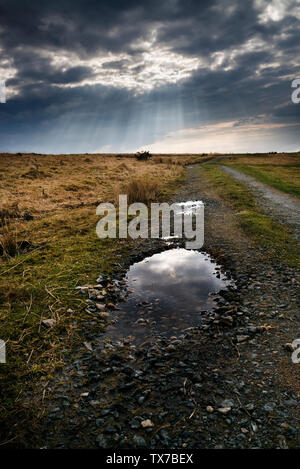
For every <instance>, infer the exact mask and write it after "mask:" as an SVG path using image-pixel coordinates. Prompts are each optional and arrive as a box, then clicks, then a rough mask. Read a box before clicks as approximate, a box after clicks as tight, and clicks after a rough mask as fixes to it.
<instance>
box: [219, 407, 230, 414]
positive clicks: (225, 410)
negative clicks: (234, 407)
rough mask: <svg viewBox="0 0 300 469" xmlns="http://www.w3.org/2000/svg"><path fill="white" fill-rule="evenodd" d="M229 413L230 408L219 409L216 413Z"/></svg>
mask: <svg viewBox="0 0 300 469" xmlns="http://www.w3.org/2000/svg"><path fill="white" fill-rule="evenodd" d="M230 411H231V407H220V408H219V409H218V412H220V414H224V415H225V414H228V412H230Z"/></svg>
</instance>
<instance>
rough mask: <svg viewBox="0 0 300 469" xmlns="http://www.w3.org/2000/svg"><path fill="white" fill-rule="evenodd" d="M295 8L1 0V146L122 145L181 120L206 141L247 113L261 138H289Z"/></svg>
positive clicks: (283, 1)
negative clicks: (3, 83)
mask: <svg viewBox="0 0 300 469" xmlns="http://www.w3.org/2000/svg"><path fill="white" fill-rule="evenodd" d="M299 18H300V13H299V4H298V2H297V1H296V0H280V1H279V0H272V2H267V1H265V0H255V1H253V0H245V1H244V2H240V1H238V0H222V1H221V0H203V1H201V2H199V1H198V0H185V1H183V0H165V1H164V2H161V1H160V2H159V1H158V0H151V1H150V0H145V1H143V2H140V1H138V0H128V1H126V2H123V1H121V0H115V1H110V2H108V1H106V0H102V1H101V2H99V1H96V0H85V1H83V0H72V1H71V0H60V1H58V0H53V1H52V2H24V1H17V0H2V1H1V4H0V79H4V80H5V81H6V89H7V98H8V99H7V103H6V104H5V105H0V122H1V128H0V138H1V147H0V150H1V149H2V150H7V149H10V150H18V151H19V150H22V149H24V148H23V147H24V145H25V146H26V148H27V149H28V150H29V149H33V150H34V151H53V152H60V151H68V150H69V151H70V152H74V151H94V150H95V149H97V148H106V147H107V146H109V148H110V149H111V151H126V150H127V151H129V150H135V149H136V148H139V147H140V146H141V145H142V146H145V145H151V144H152V145H156V147H157V143H154V142H161V144H162V145H165V143H164V142H166V141H169V140H170V139H169V137H166V136H167V135H170V134H172V132H175V133H176V132H180V131H181V130H182V129H191V128H196V129H199V128H206V131H207V139H206V140H205V142H206V143H207V146H212V148H211V150H213V149H214V142H213V141H212V139H211V133H210V131H209V128H210V127H208V126H210V125H219V124H222V123H225V124H226V123H228V122H238V123H242V122H243V123H244V124H243V126H244V130H243V132H244V133H245V132H246V128H245V125H246V124H245V122H250V121H251V120H252V122H253V120H255V119H257V116H258V115H259V116H262V117H260V122H259V126H257V127H255V128H252V132H253V133H255V132H257V135H258V136H260V137H259V139H258V140H257V142H260V144H261V145H262V148H266V146H267V145H271V146H272V144H275V142H276V145H278V146H279V145H283V146H284V144H286V145H287V146H290V145H294V142H295V141H297V134H298V133H299V129H298V128H297V126H296V125H294V124H297V122H299V107H300V106H298V107H297V106H296V105H293V104H292V103H291V88H290V85H291V81H292V79H294V78H296V77H297V76H298V75H299V67H298V65H297V64H299V50H298V49H299V48H298V44H299V40H300V30H299ZM275 124H276V125H277V127H276V126H275ZM263 125H267V126H268V125H270V126H271V127H269V128H268V129H266V128H263ZM273 125H274V126H273ZM278 125H281V126H280V127H278ZM239 126H240V125H235V126H233V128H231V127H230V128H228V127H225V128H226V129H227V130H226V131H228V132H229V134H228V135H229V136H228V139H227V140H226V139H225V138H224V139H223V140H224V145H225V140H226V141H227V143H228V147H229V146H230V145H232V147H233V148H235V149H236V150H237V151H238V149H239V148H241V147H242V146H243V141H242V138H241V137H240V132H238V130H237V127H239ZM272 126H273V127H272ZM216 129H217V131H218V132H220V128H219V127H217V128H216ZM263 132H265V134H264V133H263ZM266 132H268V134H266ZM271 134H272V135H276V138H275V139H274V140H273V142H272V139H271V138H270V139H269V137H268V135H271ZM55 135H56V136H57V138H55V137H54V136H55ZM176 135H177V134H176ZM178 135H179V134H178ZM201 135H203V134H202V133H201ZM219 135H221V134H219ZM234 135H235V136H236V137H234V138H233V136H234ZM249 135H250V133H249V132H248V131H247V138H250V137H249ZM251 135H252V134H251ZM264 136H265V138H266V140H265V141H263V138H264ZM277 136H280V142H279V140H278V138H277ZM176 138H177V137H176ZM201 139H202V142H203V141H204V137H203V136H202V137H201ZM230 142H235V144H234V145H233V143H230ZM291 142H292V143H291ZM190 143H191V141H190V137H189V144H190ZM217 143H218V142H217V141H215V145H217ZM180 145H181V146H182V145H183V143H182V142H181V141H180ZM193 145H194V144H193ZM205 145H206V144H205ZM249 145H250V140H249ZM255 145H256V143H255ZM22 146H23V147H22ZM170 151H171V150H170ZM172 151H173V150H172ZM199 151H202V150H199ZM203 151H204V150H203Z"/></svg>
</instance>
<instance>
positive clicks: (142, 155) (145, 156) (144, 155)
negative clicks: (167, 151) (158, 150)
mask: <svg viewBox="0 0 300 469" xmlns="http://www.w3.org/2000/svg"><path fill="white" fill-rule="evenodd" d="M151 156H152V155H151V153H150V152H149V151H138V152H137V153H136V159H137V160H139V161H146V160H149V158H151Z"/></svg>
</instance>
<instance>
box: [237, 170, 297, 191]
mask: <svg viewBox="0 0 300 469" xmlns="http://www.w3.org/2000/svg"><path fill="white" fill-rule="evenodd" d="M228 166H231V167H233V168H235V169H237V170H239V171H242V172H243V173H245V174H248V175H249V176H252V177H254V178H255V179H257V180H258V181H260V182H262V183H264V184H268V185H270V186H272V187H274V188H275V189H279V190H280V191H283V192H286V193H288V194H293V195H295V196H297V197H300V164H298V165H296V164H295V165H283V166H278V165H277V166H272V165H261V166H260V165H253V166H252V165H243V164H230V165H228Z"/></svg>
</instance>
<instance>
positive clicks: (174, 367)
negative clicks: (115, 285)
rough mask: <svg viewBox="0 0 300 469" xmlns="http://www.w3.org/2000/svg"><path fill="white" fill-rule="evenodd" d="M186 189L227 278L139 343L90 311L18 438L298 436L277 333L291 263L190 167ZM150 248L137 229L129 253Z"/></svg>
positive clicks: (103, 443)
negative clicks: (204, 300) (179, 325)
mask: <svg viewBox="0 0 300 469" xmlns="http://www.w3.org/2000/svg"><path fill="white" fill-rule="evenodd" d="M191 199H194V200H197V199H198V200H199V199H200V200H203V201H204V202H205V217H206V223H205V245H204V248H203V249H204V250H205V252H208V253H209V254H210V255H211V256H212V258H213V259H214V260H216V261H217V262H219V263H220V264H222V265H223V266H224V267H225V269H226V271H227V272H228V274H229V275H230V276H231V277H232V278H233V279H234V280H235V282H236V287H237V288H236V289H234V290H230V289H229V290H228V291H224V292H223V294H222V295H220V298H219V302H218V307H217V308H216V309H215V311H214V312H213V313H209V314H207V315H205V317H204V318H203V322H202V323H201V325H200V326H199V327H196V328H193V329H189V330H187V331H182V332H181V333H179V334H178V335H177V336H176V337H171V338H170V339H164V338H161V339H159V338H158V339H157V340H156V341H155V342H153V341H152V342H151V341H150V342H149V343H146V344H144V345H143V347H140V346H139V347H136V346H134V345H133V344H131V343H130V341H129V340H121V338H120V341H119V342H115V343H114V345H112V344H111V343H106V342H105V340H104V341H103V337H99V334H98V333H97V334H95V332H93V325H94V321H93V317H92V315H91V320H90V321H87V322H86V325H85V326H86V328H85V331H84V334H83V343H82V347H81V348H80V349H78V350H76V351H74V353H73V355H72V358H71V359H70V360H69V362H68V364H67V365H66V366H65V367H64V368H63V369H62V370H60V371H59V372H57V374H56V376H55V379H54V380H52V381H50V382H49V383H48V385H47V387H46V388H45V392H44V393H43V405H45V406H46V412H45V414H44V417H43V419H42V422H41V427H40V433H39V437H38V438H37V435H36V434H33V433H32V435H29V436H28V435H27V439H26V442H23V445H24V446H27V447H28V446H29V447H30V446H32V445H34V446H35V447H43V448H297V447H298V448H299V447H300V444H299V421H300V413H299V396H300V394H299V393H300V378H299V366H300V365H299V364H294V363H292V360H291V354H292V351H291V349H290V346H289V345H286V344H289V343H291V342H292V341H293V340H294V339H296V338H299V300H298V297H297V295H298V292H299V282H300V276H299V272H297V271H296V270H295V269H292V268H290V267H288V266H286V265H284V264H281V265H278V264H276V263H274V262H272V261H271V260H268V258H267V257H266V255H265V253H264V251H263V250H262V249H257V248H256V247H255V246H254V244H253V243H252V242H251V241H250V240H249V239H248V238H247V237H245V235H244V234H243V232H242V231H241V229H240V227H239V226H238V224H237V222H236V220H235V216H234V213H233V212H232V211H231V209H230V208H229V207H228V206H226V205H225V204H224V203H223V202H222V200H220V199H218V198H217V196H216V195H215V194H214V192H213V190H212V189H211V188H210V186H209V184H208V183H207V182H206V181H205V180H204V177H203V175H202V174H201V173H200V172H199V171H197V168H195V167H191V168H189V169H188V172H187V180H186V183H185V185H184V186H183V187H182V188H181V190H180V192H179V193H178V194H177V196H176V200H191ZM160 249H161V245H160V243H157V242H155V241H151V240H148V241H145V242H143V244H142V245H141V247H140V248H139V249H137V250H136V251H135V252H133V253H132V256H131V259H130V260H131V262H134V261H136V260H140V259H142V258H143V257H145V256H146V255H150V254H151V253H153V252H157V251H159V250H160ZM126 267H127V266H126V265H124V266H122V268H121V267H120V268H119V269H118V268H117V269H116V272H115V276H113V277H112V278H111V279H109V280H108V281H109V282H112V281H113V280H114V279H122V277H123V276H124V271H125V270H126ZM99 274H101V273H100V272H99ZM106 280H107V279H106ZM221 293H222V292H221ZM104 338H105V337H104ZM40 404H41V403H40ZM30 440H31V441H30Z"/></svg>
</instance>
